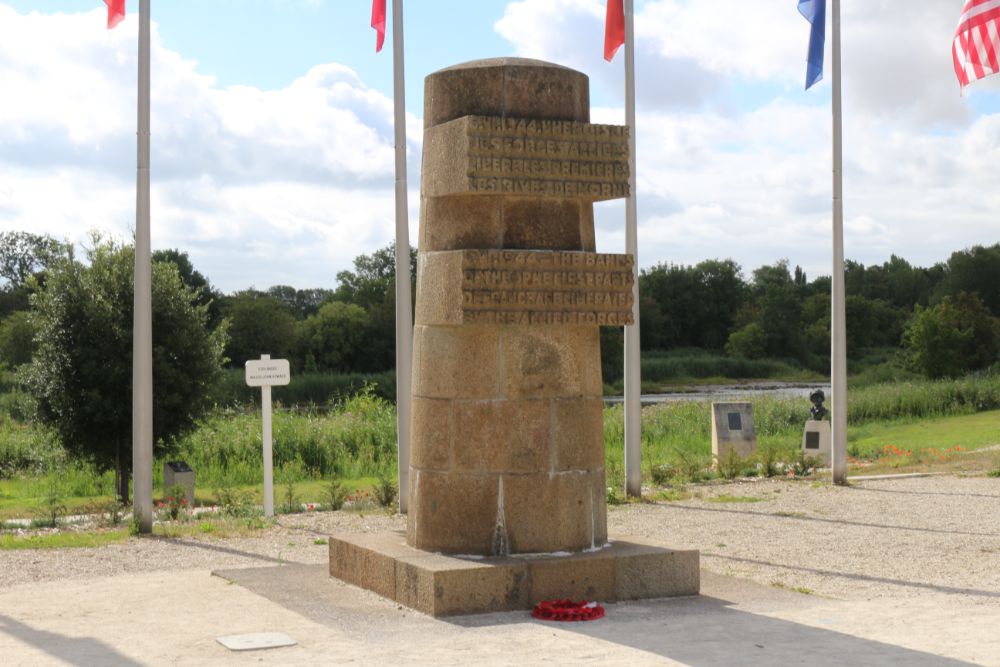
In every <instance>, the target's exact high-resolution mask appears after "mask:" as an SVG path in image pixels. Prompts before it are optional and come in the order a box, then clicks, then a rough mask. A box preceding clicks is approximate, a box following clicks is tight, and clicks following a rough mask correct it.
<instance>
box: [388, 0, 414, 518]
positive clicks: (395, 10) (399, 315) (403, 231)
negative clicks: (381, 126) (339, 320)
mask: <svg viewBox="0 0 1000 667" xmlns="http://www.w3.org/2000/svg"><path fill="white" fill-rule="evenodd" d="M392 63H393V65H392V70H393V95H392V99H393V103H394V106H395V122H394V124H395V130H396V132H395V137H396V138H395V143H396V432H397V434H398V436H397V438H398V439H397V444H398V450H399V451H398V457H399V511H400V512H402V513H404V514H405V513H406V511H407V509H408V505H409V499H410V493H409V489H410V400H411V399H410V385H411V381H412V370H411V369H412V365H413V307H412V299H411V295H410V223H409V218H408V202H407V191H406V90H405V87H404V85H403V0H392Z"/></svg>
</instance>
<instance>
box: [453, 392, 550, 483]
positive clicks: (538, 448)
mask: <svg viewBox="0 0 1000 667" xmlns="http://www.w3.org/2000/svg"><path fill="white" fill-rule="evenodd" d="M454 410H455V439H454V452H455V469H456V470H464V471H467V472H476V471H479V472H492V473H503V472H517V473H521V472H542V471H547V470H548V469H549V466H550V459H551V456H550V451H551V449H550V446H549V438H550V436H549V431H550V426H551V422H550V419H549V401H547V400H527V401H511V400H492V401H456V402H455V403H454Z"/></svg>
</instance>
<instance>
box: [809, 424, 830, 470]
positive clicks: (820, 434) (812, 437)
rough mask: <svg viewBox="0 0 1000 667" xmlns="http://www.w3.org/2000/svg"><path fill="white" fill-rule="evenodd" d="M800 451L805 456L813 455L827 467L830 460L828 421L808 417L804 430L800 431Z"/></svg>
mask: <svg viewBox="0 0 1000 667" xmlns="http://www.w3.org/2000/svg"><path fill="white" fill-rule="evenodd" d="M802 453H803V454H805V455H806V456H815V457H816V458H818V459H819V460H820V461H822V462H823V465H824V466H827V467H829V465H830V461H831V460H832V458H831V457H832V451H831V448H830V422H827V421H817V420H815V419H810V420H809V421H807V422H806V428H805V431H804V432H803V433H802Z"/></svg>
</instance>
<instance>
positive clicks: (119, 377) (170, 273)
mask: <svg viewBox="0 0 1000 667" xmlns="http://www.w3.org/2000/svg"><path fill="white" fill-rule="evenodd" d="M93 241H94V242H93V247H92V249H90V250H89V251H88V252H87V259H88V260H89V266H85V265H84V264H82V263H80V262H78V261H76V260H74V259H73V258H70V257H67V258H62V259H59V260H57V261H55V262H53V263H52V264H51V265H50V266H49V268H48V280H47V281H46V284H45V287H44V288H43V289H41V290H40V291H39V292H38V293H37V294H36V295H35V296H34V297H33V298H32V305H33V312H32V322H33V324H34V326H35V327H36V330H37V335H36V340H37V343H38V348H37V350H36V351H35V355H34V358H33V360H32V363H31V365H30V366H28V367H27V373H26V375H25V381H26V385H27V388H28V390H29V391H30V392H31V393H32V394H33V395H34V397H35V399H36V402H37V418H38V419H39V420H40V421H42V422H44V423H46V424H49V425H51V426H53V427H54V428H55V430H56V431H57V432H58V433H59V436H60V438H61V440H62V443H63V446H64V447H65V448H66V449H67V451H69V452H70V453H71V454H74V455H77V456H79V457H82V458H85V459H88V460H90V461H92V462H93V463H94V464H95V465H96V466H97V467H98V468H99V469H105V470H106V469H114V470H115V473H116V479H117V492H118V495H119V497H120V498H121V499H122V500H123V501H127V500H128V497H129V478H130V473H131V469H132V447H131V439H132V311H133V308H132V291H133V290H132V278H133V248H132V247H131V246H125V245H121V244H118V243H115V242H111V241H105V240H102V239H100V238H98V237H95V238H94V240H93ZM196 299H197V294H195V293H194V292H193V291H192V290H191V289H189V288H187V287H186V286H185V285H184V284H183V283H182V282H181V279H180V276H179V275H178V273H177V270H176V268H175V267H174V266H173V265H172V264H170V263H164V262H158V263H155V264H153V274H152V311H153V399H154V406H153V437H154V442H155V447H154V452H155V453H156V454H157V455H162V454H165V453H167V452H169V451H170V450H171V449H172V448H173V446H174V443H175V441H176V439H177V437H178V436H180V435H182V434H184V433H185V432H187V431H188V430H190V429H191V428H192V427H193V426H194V424H195V421H196V420H197V419H198V418H199V417H200V416H201V415H202V414H203V413H204V411H205V410H206V409H207V408H208V407H209V403H210V395H211V390H212V388H213V386H214V384H215V383H216V381H217V380H218V379H219V376H220V373H221V366H222V360H223V356H222V350H223V347H224V346H225V336H226V332H225V328H224V327H223V328H219V329H217V330H216V331H214V332H211V331H209V329H208V326H207V320H208V314H207V312H206V307H205V305H196V303H195V301H196Z"/></svg>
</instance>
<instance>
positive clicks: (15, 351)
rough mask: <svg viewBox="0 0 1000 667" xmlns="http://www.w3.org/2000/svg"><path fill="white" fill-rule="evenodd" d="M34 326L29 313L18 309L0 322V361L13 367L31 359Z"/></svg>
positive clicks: (33, 349) (33, 343)
mask: <svg viewBox="0 0 1000 667" xmlns="http://www.w3.org/2000/svg"><path fill="white" fill-rule="evenodd" d="M34 338H35V328H34V327H33V326H32V324H31V320H30V317H29V314H28V312H27V311H25V310H19V311H17V312H15V313H11V314H10V315H8V316H7V317H6V318H5V319H4V320H3V321H2V322H0V363H2V364H3V365H6V366H7V367H8V368H14V367H15V366H20V365H22V364H26V363H28V362H29V361H31V357H32V354H33V353H34V351H35V340H34Z"/></svg>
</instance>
